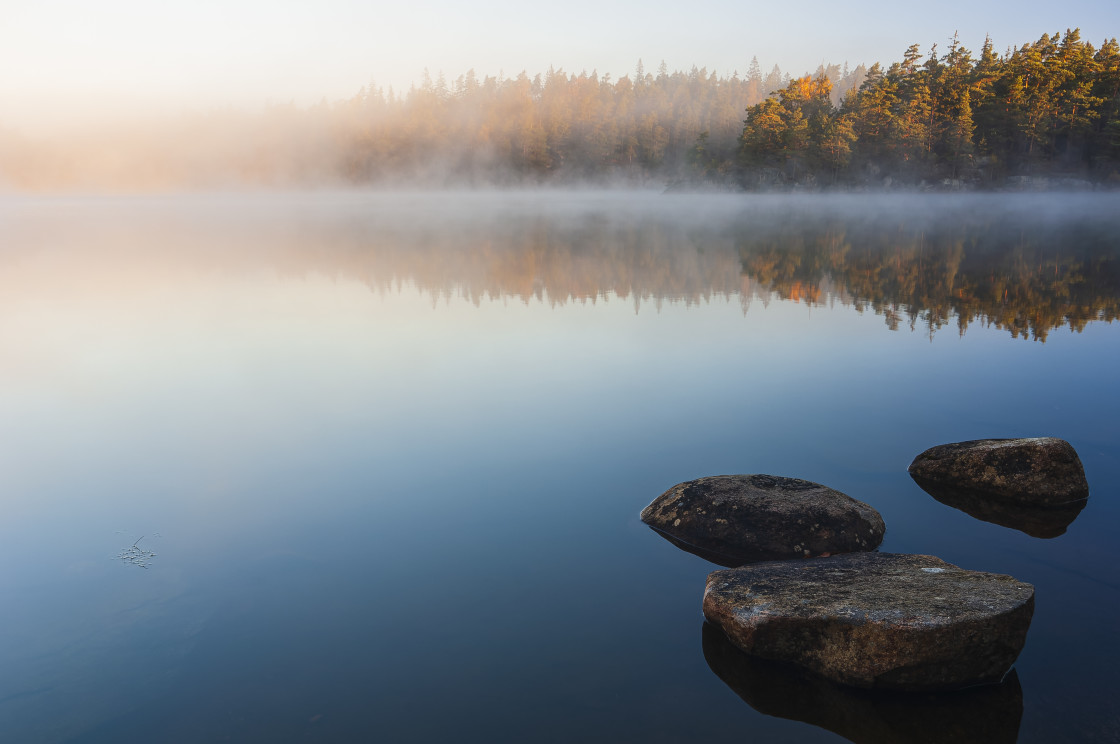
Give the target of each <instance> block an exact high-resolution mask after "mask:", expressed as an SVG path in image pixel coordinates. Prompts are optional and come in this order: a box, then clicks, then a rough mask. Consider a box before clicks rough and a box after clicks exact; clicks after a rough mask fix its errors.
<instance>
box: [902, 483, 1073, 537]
mask: <svg viewBox="0 0 1120 744" xmlns="http://www.w3.org/2000/svg"><path fill="white" fill-rule="evenodd" d="M911 477H913V476H911ZM914 482H915V483H917V484H918V486H919V487H921V489H922V490H923V491H925V492H926V493H928V494H929V495H930V496H932V497H933V498H935V499H937V500H938V501H940V502H941V503H942V504H945V505H946V506H951V507H953V508H954V509H958V510H960V511H963V512H964V513H965V514H968V515H969V516H971V517H975V518H976V519H979V520H981V521H984V522H990V523H992V524H998V525H1000V526H1001V527H1010V528H1011V529H1013V530H1019V531H1020V532H1025V533H1026V534H1028V535H1030V536H1031V537H1041V538H1051V537H1058V536H1059V535H1064V534H1065V531H1066V529H1067V528H1068V527H1069V526H1070V525H1071V524H1073V520H1075V519H1077V515H1078V514H1080V513H1081V510H1082V509H1084V508H1085V504H1087V503H1088V501H1089V500H1088V499H1077V500H1076V501H1070V502H1068V503H1065V504H1058V505H1056V506H1029V505H1027V504H1021V503H1016V502H1013V501H1009V500H1007V499H1002V498H1000V497H998V496H993V495H992V494H990V493H988V492H986V491H978V490H976V489H972V488H961V487H959V486H946V485H944V484H942V483H936V482H933V481H930V480H927V479H925V478H917V477H915V478H914Z"/></svg>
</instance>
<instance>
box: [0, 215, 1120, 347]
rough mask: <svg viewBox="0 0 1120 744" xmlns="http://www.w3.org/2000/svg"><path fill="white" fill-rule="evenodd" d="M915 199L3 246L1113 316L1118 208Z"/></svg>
mask: <svg viewBox="0 0 1120 744" xmlns="http://www.w3.org/2000/svg"><path fill="white" fill-rule="evenodd" d="M908 199H909V200H908V201H905V202H899V201H897V200H896V201H888V202H886V203H883V202H881V201H880V202H877V203H871V204H864V203H862V202H861V201H860V200H859V198H858V197H847V198H843V199H841V198H830V199H820V198H807V199H801V200H799V199H789V198H785V199H782V198H766V197H759V198H756V199H753V200H752V199H747V200H743V199H737V200H734V201H732V200H728V199H724V198H721V199H717V200H714V201H711V200H706V199H705V198H704V197H699V196H689V197H684V198H680V199H677V198H671V197H670V198H668V201H665V202H659V201H658V199H657V197H649V196H647V197H645V198H643V199H641V200H638V201H627V200H625V199H622V198H621V197H609V198H605V199H603V200H601V201H596V200H594V199H588V198H581V199H577V200H574V201H570V202H569V201H566V200H565V199H564V198H563V197H562V196H555V195H554V196H552V197H549V198H547V199H539V198H525V197H511V198H509V199H507V200H504V201H503V200H501V199H495V198H494V196H493V195H490V196H482V197H477V198H459V199H451V198H447V197H443V198H433V197H431V196H422V197H420V196H418V197H406V196H393V197H377V198H371V199H362V198H358V197H349V198H348V200H343V201H342V202H341V204H340V203H335V202H332V201H331V200H330V199H328V198H325V197H324V198H322V199H321V200H319V201H318V202H314V203H313V204H312V206H311V207H308V206H307V205H306V204H302V203H300V205H299V206H298V208H294V209H287V208H284V206H283V205H281V206H280V208H279V209H278V208H277V206H276V205H275V204H268V203H264V202H254V201H251V200H250V201H249V202H248V203H236V199H235V200H234V203H226V202H222V201H220V200H219V201H214V202H208V203H207V205H206V206H205V207H204V208H201V209H202V211H201V212H200V211H199V210H200V207H198V205H194V206H193V207H191V208H190V209H187V210H186V211H183V210H180V209H179V208H178V207H177V206H176V205H175V204H174V203H173V201H172V202H158V203H157V208H155V209H152V208H150V207H151V205H148V207H149V208H146V209H145V210H143V211H138V212H125V213H117V212H113V211H112V210H108V212H107V211H106V210H104V209H103V208H101V207H98V208H97V209H88V208H81V209H78V210H77V212H74V213H71V214H70V215H69V216H68V217H67V218H66V219H59V215H58V214H57V213H56V211H49V210H47V211H44V210H41V209H38V208H36V207H34V206H32V207H28V208H26V209H22V210H16V212H15V215H16V216H17V217H18V218H19V219H17V220H16V221H15V222H13V223H10V225H9V226H10V227H12V228H13V229H12V230H10V231H9V234H10V235H11V236H13V237H14V238H15V240H14V241H13V243H12V244H13V245H15V244H22V245H24V246H38V248H37V250H38V249H42V247H44V246H50V250H52V251H57V250H67V246H69V247H70V248H72V249H75V250H74V251H73V252H72V253H73V256H79V254H80V256H81V257H84V258H85V259H90V260H92V258H93V257H94V256H97V257H98V260H101V261H117V262H122V263H128V264H129V265H130V266H135V265H142V264H145V263H150V262H152V261H158V262H160V263H161V264H166V263H167V262H168V261H171V262H172V263H175V262H182V261H187V262H189V263H191V264H194V265H197V266H200V267H204V268H206V269H211V268H215V267H223V266H224V267H225V268H226V269H230V270H235V271H238V270H249V269H252V270H256V269H259V268H260V267H261V266H262V264H263V265H267V266H270V267H272V268H274V269H275V270H277V271H279V272H280V273H281V274H285V275H290V276H299V275H305V274H308V273H320V274H325V275H328V276H333V277H337V278H343V279H349V280H355V281H360V282H362V283H364V284H365V285H366V286H368V287H369V288H370V289H371V290H373V291H375V292H378V293H385V292H396V291H398V290H399V289H400V288H401V287H402V286H405V285H414V286H415V287H416V288H418V289H419V290H420V291H421V292H423V293H425V294H427V295H429V296H430V297H431V299H432V301H433V303H439V302H441V301H443V300H446V299H449V298H453V297H456V298H464V299H466V300H469V301H470V302H472V303H474V304H476V305H477V304H480V303H483V302H486V301H492V300H502V301H506V300H509V299H516V300H519V301H523V302H530V301H538V302H543V303H548V304H551V305H553V306H558V305H563V304H566V303H570V302H585V301H592V302H595V301H599V300H609V301H618V300H623V301H629V302H632V303H633V304H634V307H635V310H636V311H639V312H640V311H642V310H643V309H644V308H646V307H650V306H652V308H651V309H656V308H657V307H659V306H660V305H661V304H662V303H664V302H680V303H686V304H690V303H702V302H707V301H710V300H712V299H716V298H722V299H724V300H726V301H732V302H739V303H741V305H742V307H743V311H744V312H748V311H749V308H750V306H751V305H752V303H755V302H758V303H761V304H764V305H765V304H766V303H769V302H771V301H774V300H786V301H792V302H798V303H804V304H806V305H809V306H818V305H828V306H834V305H840V306H844V307H850V308H852V309H854V310H856V311H858V312H868V311H869V312H873V313H875V314H876V315H879V316H881V317H882V318H883V319H884V321H885V324H886V325H887V326H888V327H889V328H890V329H891V330H898V329H900V328H903V327H908V328H909V329H911V330H919V329H920V330H923V331H926V332H928V333H930V334H931V335H932V334H934V333H936V332H937V331H939V330H940V329H943V328H946V327H949V328H955V329H956V330H957V332H959V333H961V334H963V333H964V332H965V331H966V330H967V328H968V327H969V326H970V325H972V324H974V323H978V324H982V325H990V326H995V327H997V328H1000V329H1004V330H1006V331H1007V332H1009V333H1010V334H1011V335H1012V336H1015V337H1022V338H1031V339H1036V340H1039V341H1045V339H1046V337H1047V335H1048V333H1050V332H1051V331H1052V330H1054V329H1057V328H1062V327H1069V328H1071V329H1073V330H1076V331H1080V330H1082V329H1083V328H1084V327H1085V326H1086V324H1088V323H1089V322H1091V321H1107V322H1111V321H1112V320H1113V319H1115V318H1116V317H1117V316H1118V313H1120V245H1118V244H1117V241H1116V240H1115V237H1114V236H1115V235H1116V234H1118V233H1117V228H1118V227H1120V217H1118V216H1117V210H1114V209H1110V208H1109V206H1110V205H1112V202H1108V204H1105V205H1104V206H1103V207H1102V205H1101V204H1098V203H1095V202H1093V201H1092V199H1090V198H1087V197H1086V198H1085V199H1084V200H1083V201H1081V202H1078V203H1079V204H1080V205H1081V207H1080V208H1078V209H1075V210H1072V211H1068V212H1066V211H1062V210H1060V209H1059V208H1058V207H1057V206H1051V207H1049V208H1046V209H1040V208H1038V207H1039V206H1040V205H1042V204H1044V203H1049V202H1043V201H1034V202H1031V201H1027V202H1022V201H1021V198H1020V200H1019V201H1015V202H1011V201H999V200H998V198H995V200H994V201H993V200H991V199H989V200H988V201H986V202H985V201H983V200H981V202H980V203H979V204H977V203H973V202H968V201H963V200H955V201H949V202H937V201H922V200H921V198H920V197H909V198H908ZM1008 199H1010V197H1009V198H1008ZM1106 201H1107V200H1106ZM589 204H590V205H592V206H589ZM713 204H715V205H716V206H714V207H713V206H712V205H713ZM102 206H103V205H102ZM15 255H16V254H15V252H12V251H8V252H0V262H4V263H7V262H9V261H10V260H12V259H13V258H14V256H15ZM73 256H72V257H73ZM79 260H80V259H79Z"/></svg>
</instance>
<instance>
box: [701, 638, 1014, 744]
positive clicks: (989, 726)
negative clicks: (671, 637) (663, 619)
mask: <svg viewBox="0 0 1120 744" xmlns="http://www.w3.org/2000/svg"><path fill="white" fill-rule="evenodd" d="M702 633H703V646H704V659H705V660H706V661H707V662H708V666H709V667H710V668H711V670H712V671H713V672H715V673H716V676H718V677H719V678H720V679H721V680H723V682H724V683H725V684H727V686H728V687H730V688H731V689H732V690H733V691H734V692H735V694H737V695H738V696H739V697H741V698H742V699H743V700H744V701H746V702H747V704H748V705H750V706H751V707H752V708H754V709H755V710H757V711H758V712H759V713H762V714H764V715H768V716H775V717H777V718H788V719H791V720H794V721H803V722H805V723H809V724H812V725H814V726H819V727H821V728H823V729H827V730H828V731H832V732H833V733H836V734H839V735H840V736H843V737H844V738H846V739H848V740H849V741H853V742H856V744H896V743H897V742H912V743H913V744H923V743H925V742H928V743H929V744H934V743H940V742H946V741H953V742H959V743H960V744H969V743H971V742H976V744H981V742H983V744H1000V742H1008V743H1011V742H1015V741H1016V740H1017V739H1018V736H1019V723H1020V720H1021V719H1022V716H1023V691H1022V688H1021V687H1020V685H1019V678H1018V676H1017V675H1016V673H1015V670H1012V671H1011V672H1010V673H1009V674H1008V675H1007V677H1005V678H1004V680H1003V681H1002V682H1001V683H999V684H996V685H984V686H982V687H972V688H968V689H965V690H955V691H951V692H942V693H902V692H882V691H873V690H861V689H857V688H853V687H845V686H843V685H838V684H835V683H832V682H829V681H828V680H825V679H823V678H820V677H817V676H814V675H812V674H810V673H808V672H805V671H802V670H800V669H798V668H796V667H792V666H789V665H786V664H780V663H777V662H773V661H769V660H766V659H759V658H756V657H753V656H749V655H747V654H744V653H743V652H742V651H740V650H739V649H737V648H735V646H734V645H732V644H731V642H730V641H729V640H728V639H727V636H725V635H724V633H723V631H721V630H720V629H719V628H717V627H716V626H714V625H712V624H710V623H704V627H703V631H702Z"/></svg>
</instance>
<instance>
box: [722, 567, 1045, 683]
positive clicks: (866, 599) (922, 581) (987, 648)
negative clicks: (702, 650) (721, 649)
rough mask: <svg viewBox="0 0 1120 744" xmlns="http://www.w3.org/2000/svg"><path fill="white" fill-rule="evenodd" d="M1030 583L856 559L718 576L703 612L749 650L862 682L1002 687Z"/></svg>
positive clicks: (1022, 628)
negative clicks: (991, 685) (990, 685)
mask: <svg viewBox="0 0 1120 744" xmlns="http://www.w3.org/2000/svg"><path fill="white" fill-rule="evenodd" d="M1033 613H1034V587H1033V586H1031V585H1030V584H1027V583H1024V582H1022V581H1018V580H1017V579H1014V578H1012V577H1010V576H1003V575H1001V574H991V573H982V572H979V571H966V570H964V569H961V568H958V567H957V566H954V565H952V564H949V563H946V562H945V561H942V560H941V559H940V558H935V557H933V556H928V555H899V554H893V553H852V554H849V555H841V556H834V557H831V558H817V559H814V560H809V561H775V562H771V563H760V564H756V565H753V566H743V567H741V568H735V569H731V570H726V571H716V572H715V573H713V574H711V575H710V576H709V577H708V585H707V588H706V589H705V591H704V616H705V617H706V618H707V619H708V620H709V621H710V622H712V623H714V624H716V625H718V626H719V627H720V628H721V629H722V630H723V632H724V633H726V634H727V637H728V638H729V639H730V640H731V642H732V643H733V644H735V645H736V646H737V647H738V648H740V649H741V650H743V651H745V652H746V653H748V654H753V655H755V656H760V657H762V658H766V659H773V660H775V661H784V662H788V663H792V664H796V665H798V666H801V667H804V668H806V669H809V670H810V671H812V672H815V673H817V674H820V675H821V676H823V677H826V678H828V679H831V680H833V681H836V682H840V683H842V684H847V685H853V686H856V687H866V688H877V689H900V690H944V689H954V688H959V687H966V686H969V685H975V684H983V683H992V682H998V681H999V680H1000V679H1002V678H1003V676H1004V675H1005V674H1006V673H1007V670H1008V669H1010V668H1011V665H1012V664H1013V663H1014V661H1015V659H1016V658H1017V657H1018V656H1019V652H1020V651H1021V650H1022V648H1023V644H1024V643H1025V641H1026V637H1027V629H1028V628H1029V627H1030V623H1031V616H1032V615H1033Z"/></svg>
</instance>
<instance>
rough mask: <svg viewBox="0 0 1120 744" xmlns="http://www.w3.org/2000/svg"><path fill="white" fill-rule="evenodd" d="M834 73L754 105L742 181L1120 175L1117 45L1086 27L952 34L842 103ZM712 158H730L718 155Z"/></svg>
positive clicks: (953, 181) (995, 181)
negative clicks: (1014, 41) (1013, 45)
mask: <svg viewBox="0 0 1120 744" xmlns="http://www.w3.org/2000/svg"><path fill="white" fill-rule="evenodd" d="M831 94H832V90H831V85H830V81H829V80H828V79H826V78H823V77H820V76H816V77H809V76H806V77H803V78H799V79H797V80H793V81H791V82H790V84H789V85H787V86H786V87H785V88H784V89H782V90H781V91H778V92H777V93H775V94H772V95H771V96H770V97H768V98H767V99H766V100H765V101H763V102H761V103H759V104H756V105H754V106H751V107H750V108H749V109H748V110H747V117H746V122H745V126H744V129H743V133H742V138H741V147H740V150H739V153H738V160H737V163H736V166H737V169H738V173H739V178H740V182H741V183H743V184H744V185H746V186H748V187H750V186H773V185H780V184H787V185H788V184H810V185H831V184H888V185H889V184H890V183H892V182H894V181H899V182H902V183H908V184H915V183H922V182H926V183H935V182H940V183H941V184H943V185H949V186H960V185H965V184H990V185H999V184H1003V183H1007V182H1008V181H1009V180H1010V181H1011V182H1012V183H1014V182H1015V181H1016V179H1021V182H1022V180H1026V179H1028V177H1032V176H1047V175H1050V176H1065V177H1067V178H1080V179H1084V178H1094V179H1109V180H1112V181H1120V46H1118V45H1117V42H1116V39H1111V40H1109V41H1107V42H1105V43H1104V44H1103V45H1102V46H1101V48H1100V49H1094V47H1093V46H1092V44H1089V43H1087V42H1084V41H1082V40H1081V36H1080V33H1079V31H1078V30H1072V31H1066V33H1065V34H1064V35H1061V36H1059V35H1058V34H1055V35H1053V36H1050V35H1046V34H1044V35H1043V36H1042V38H1040V39H1039V40H1038V41H1036V42H1034V43H1033V44H1024V45H1023V46H1021V47H1019V48H1018V49H1015V50H1011V51H1009V52H1008V53H1006V54H1004V55H1002V56H1001V55H997V54H996V52H995V51H994V50H993V48H992V43H991V41H990V39H989V40H988V41H987V42H986V43H985V44H984V47H983V49H981V51H980V56H979V58H977V59H973V57H972V54H971V52H969V51H968V50H967V49H965V48H964V47H962V46H961V45H960V44H959V43H958V42H957V40H956V38H955V37H954V39H953V41H952V43H951V44H950V45H949V48H948V51H947V52H946V53H945V54H944V55H942V56H938V53H937V48H936V46H934V48H933V49H931V50H930V52H929V54H928V56H926V57H925V59H923V58H922V54H921V52H920V50H919V48H918V46H917V45H914V46H911V47H910V48H909V49H907V50H906V54H905V55H904V56H903V59H902V61H901V62H896V63H894V64H892V65H891V66H890V67H889V68H887V69H886V70H885V71H884V70H883V69H882V68H881V67H880V65H878V64H876V65H874V66H872V67H871V69H869V70H868V71H867V77H866V79H865V80H864V81H863V83H862V84H861V85H860V86H859V88H858V89H856V90H852V91H850V92H848V93H847V94H846V95H845V96H844V98H843V101H842V102H841V104H840V105H839V106H837V105H836V103H835V100H834V99H833V97H832V95H831ZM709 167H712V168H716V169H718V168H721V167H726V166H725V164H724V163H722V162H720V161H719V160H718V159H713V161H712V162H711V164H710V166H709Z"/></svg>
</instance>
